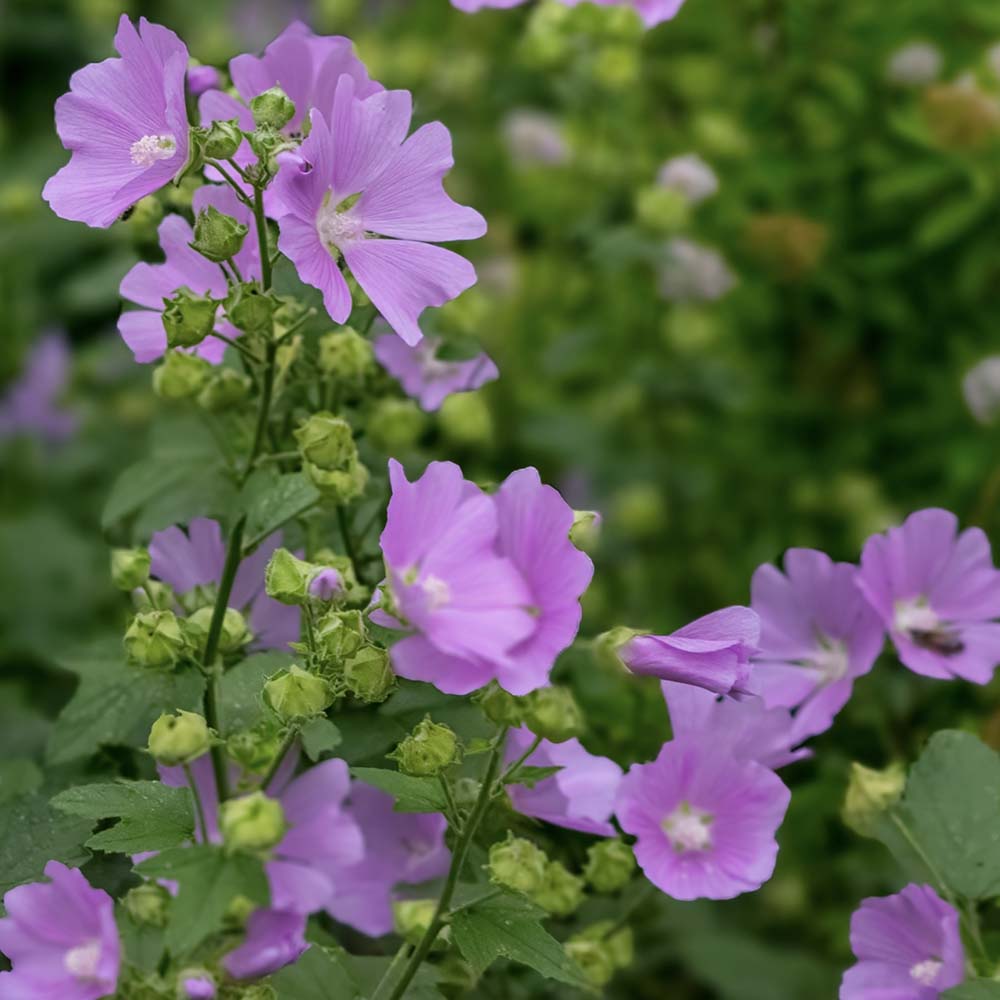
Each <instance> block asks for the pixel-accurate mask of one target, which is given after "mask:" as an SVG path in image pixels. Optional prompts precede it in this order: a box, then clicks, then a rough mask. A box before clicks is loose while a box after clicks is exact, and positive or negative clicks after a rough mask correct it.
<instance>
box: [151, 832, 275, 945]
mask: <svg viewBox="0 0 1000 1000" xmlns="http://www.w3.org/2000/svg"><path fill="white" fill-rule="evenodd" d="M136 870H137V871H139V872H140V873H141V874H143V875H146V876H149V877H150V878H163V879H170V880H172V881H174V882H177V883H178V892H177V897H176V899H175V900H174V902H173V906H172V907H171V921H170V926H169V927H168V928H167V948H168V949H169V950H170V951H171V953H172V954H174V955H176V956H180V955H184V954H186V953H187V952H189V951H191V949H192V948H194V947H195V946H196V945H197V944H199V943H201V942H202V941H204V939H205V938H206V937H208V935H209V934H211V933H212V932H213V931H216V930H218V929H219V927H220V926H221V925H222V918H223V915H224V914H225V912H226V910H227V909H228V907H229V905H230V903H232V901H233V900H234V899H235V898H236V897H237V896H246V897H247V898H248V899H249V900H251V902H254V903H258V904H260V905H262V906H263V905H266V904H267V901H268V887H267V876H266V875H265V874H264V866H263V864H262V863H261V861H260V859H259V858H255V857H251V856H250V855H249V854H227V853H226V852H225V851H224V850H223V849H222V848H221V847H216V846H214V845H213V844H197V845H195V846H189V847H172V848H170V849H169V850H166V851H164V852H163V853H162V854H158V855H157V856H156V857H155V858H149V859H148V860H146V861H143V862H142V864H140V865H138V866H137V869H136Z"/></svg>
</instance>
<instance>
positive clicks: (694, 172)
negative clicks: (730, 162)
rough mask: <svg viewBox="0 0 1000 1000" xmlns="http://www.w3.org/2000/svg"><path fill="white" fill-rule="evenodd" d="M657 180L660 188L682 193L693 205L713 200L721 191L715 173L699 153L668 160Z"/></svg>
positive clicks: (661, 168)
mask: <svg viewBox="0 0 1000 1000" xmlns="http://www.w3.org/2000/svg"><path fill="white" fill-rule="evenodd" d="M656 180H657V183H658V184H659V185H660V187H665V188H669V189H670V190H672V191H678V192H680V193H681V194H682V195H684V197H685V198H687V200H688V201H689V202H690V203H691V204H692V205H697V204H698V202H700V201H704V200H705V199H706V198H711V197H712V195H713V194H715V193H716V191H718V190H719V178H718V177H716V176H715V171H714V170H713V169H712V168H711V167H710V166H709V165H708V164H707V163H706V162H705V161H704V160H703V159H702V158H701V157H700V156H699V155H698V154H697V153H687V154H685V155H684V156H675V157H673V159H670V160H667V162H666V163H664V164H663V166H662V167H660V172H659V174H657V177H656Z"/></svg>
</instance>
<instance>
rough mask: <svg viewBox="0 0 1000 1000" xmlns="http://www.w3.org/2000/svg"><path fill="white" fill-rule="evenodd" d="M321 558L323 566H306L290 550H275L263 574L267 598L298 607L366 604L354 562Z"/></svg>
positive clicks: (329, 555)
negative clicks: (363, 601) (359, 602)
mask: <svg viewBox="0 0 1000 1000" xmlns="http://www.w3.org/2000/svg"><path fill="white" fill-rule="evenodd" d="M320 555H321V558H322V561H321V562H307V561H306V560H305V559H299V557H298V556H296V555H294V554H293V553H291V552H289V551H288V549H275V551H274V554H273V555H272V556H271V558H270V560H269V561H268V564H267V568H266V569H265V571H264V587H265V589H266V591H267V595H268V597H271V598H273V599H274V600H276V601H280V602H281V603H282V604H292V605H298V606H299V607H305V606H307V605H311V606H326V605H330V604H332V605H335V606H336V605H340V604H349V603H356V602H358V601H360V600H363V599H364V597H365V595H366V593H367V592H366V591H365V589H364V588H363V587H361V586H360V585H359V584H358V580H357V577H356V576H355V574H354V566H353V564H352V563H351V560H350V559H348V558H347V557H346V556H338V555H336V554H334V553H332V552H323V553H321V554H320Z"/></svg>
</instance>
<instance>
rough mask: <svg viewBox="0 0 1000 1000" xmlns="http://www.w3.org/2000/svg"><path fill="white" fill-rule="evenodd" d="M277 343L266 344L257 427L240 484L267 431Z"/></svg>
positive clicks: (254, 459)
mask: <svg viewBox="0 0 1000 1000" xmlns="http://www.w3.org/2000/svg"><path fill="white" fill-rule="evenodd" d="M277 350H278V345H277V344H275V342H274V341H273V340H271V341H268V344H267V360H266V362H265V364H266V367H265V368H264V384H263V386H262V387H261V392H260V409H259V410H258V411H257V427H256V428H255V429H254V433H253V445H252V446H251V448H250V457H249V458H248V459H247V466H246V469H245V470H244V472H243V478H242V480H241V481H240V486H243V485H245V483H246V481H247V480H248V479H249V478H250V473H251V472H253V468H254V465H255V464H256V462H257V457H258V456H259V455H260V452H261V449H262V448H263V446H264V436H265V435H266V433H267V420H268V417H269V416H270V413H271V396H272V394H273V392H274V357H275V354H276V353H277Z"/></svg>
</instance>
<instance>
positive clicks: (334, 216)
mask: <svg viewBox="0 0 1000 1000" xmlns="http://www.w3.org/2000/svg"><path fill="white" fill-rule="evenodd" d="M332 195H333V192H332V191H328V192H327V195H326V197H325V198H324V199H323V204H322V205H320V209H319V211H318V212H317V213H316V232H317V233H318V234H319V238H320V239H321V240H322V241H323V245H324V246H325V247H326V248H327V249H328V250H329V251H330V253H332V254H333V255H334V256H336V255H337V253H338V252H339V251H340V250H341V248H342V247H343V246H344V244H345V243H351V242H353V241H355V240H360V239H364V235H365V229H364V225H363V224H362V222H361V220H360V219H358V218H357V217H356V216H355V215H354V213H353V212H352V211H351V208H353V202H354V201H355V199H354V198H346V199H344V200H342V201H334V199H333V196H332Z"/></svg>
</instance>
